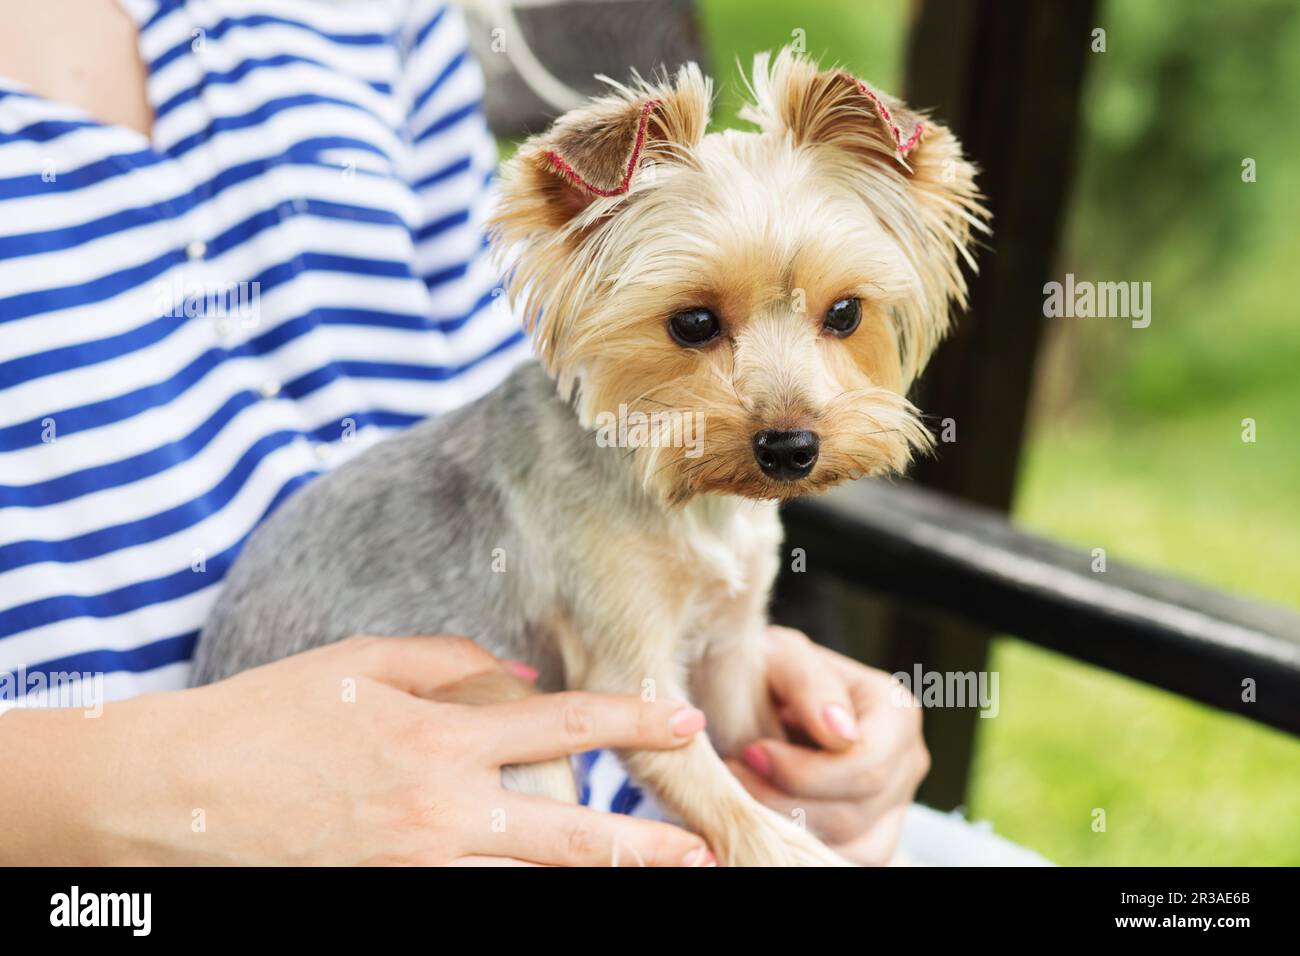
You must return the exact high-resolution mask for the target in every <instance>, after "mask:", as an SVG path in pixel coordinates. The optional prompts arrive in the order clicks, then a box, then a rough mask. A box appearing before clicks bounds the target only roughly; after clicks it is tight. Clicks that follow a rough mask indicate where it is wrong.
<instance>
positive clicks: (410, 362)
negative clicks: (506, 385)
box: [0, 0, 656, 815]
mask: <svg viewBox="0 0 1300 956" xmlns="http://www.w3.org/2000/svg"><path fill="white" fill-rule="evenodd" d="M123 3H124V6H125V8H126V10H127V12H128V13H129V14H130V15H131V16H132V17H133V18H134V19H135V21H136V22H137V24H138V26H139V46H140V52H141V56H142V59H143V61H144V62H145V64H146V65H147V67H148V81H147V94H148V99H149V102H150V103H151V104H152V106H153V110H154V126H153V130H152V134H151V135H150V136H144V135H143V134H141V133H139V132H137V131H135V130H132V129H128V128H125V127H120V126H113V125H109V124H105V123H100V122H96V121H95V120H94V119H92V118H91V117H89V116H87V115H86V114H85V113H84V112H82V111H80V110H77V109H75V108H72V107H70V106H67V105H62V104H58V103H54V102H51V101H49V100H47V99H44V98H42V97H40V96H38V95H35V94H34V93H32V92H30V91H28V90H26V89H24V88H23V87H22V86H21V85H19V84H17V83H15V82H13V81H11V80H7V79H5V78H4V77H0V710H2V709H4V707H5V705H6V704H13V703H14V702H16V701H22V700H24V699H25V700H26V702H27V703H41V704H44V703H64V704H68V703H72V704H81V705H86V706H90V705H92V701H91V698H92V697H93V698H94V700H95V701H99V702H102V701H103V700H114V699H122V698H125V697H130V696H133V695H135V694H140V693H144V692H147V691H156V690H168V689H175V688H180V687H183V686H185V684H186V682H187V677H188V671H189V658H190V656H191V653H192V651H193V648H194V645H195V642H196V641H197V639H198V634H199V631H200V629H201V628H202V626H203V622H204V619H205V618H206V616H207V613H208V610H209V609H210V607H211V606H212V603H213V601H214V599H215V596H216V592H217V588H218V587H220V582H221V579H222V577H223V575H224V574H225V571H226V569H227V568H228V567H229V566H230V564H231V562H232V561H233V560H234V558H235V557H236V555H237V554H238V553H239V549H240V546H241V545H242V543H243V542H244V540H245V539H246V538H247V536H248V534H249V533H250V532H251V531H252V529H253V528H254V527H255V526H256V525H257V523H258V522H259V521H260V520H261V519H262V518H264V517H265V516H266V515H267V514H268V513H269V512H270V511H271V510H272V509H273V508H274V507H275V506H276V505H277V504H278V503H279V502H280V501H282V500H283V499H284V498H285V496H286V495H288V494H290V493H291V492H293V491H294V489H296V488H298V487H300V486H301V485H302V484H303V483H304V482H306V481H308V480H310V479H311V478H312V477H313V476H315V475H317V474H319V473H320V472H321V471H323V470H324V469H326V468H328V467H330V466H332V465H335V464H337V463H338V462H340V461H341V460H343V459H345V458H346V457H348V456H350V455H352V454H355V453H356V452H357V451H359V450H361V449H362V448H365V447H366V446H368V445H370V444H372V443H373V442H374V441H376V440H378V439H380V438H382V437H384V436H385V435H386V434H389V433H391V432H392V431H393V430H395V429H400V428H403V427H405V426H407V425H409V424H411V423H413V422H416V421H418V420H420V419H422V418H425V417H427V416H429V415H433V414H437V413H439V412H442V411H445V410H447V409H450V408H454V407H456V406H457V405H460V404H463V403H464V402H466V401H469V400H471V399H473V398H475V397H477V396H478V395H480V394H482V393H484V392H486V391H488V390H489V389H491V387H492V386H493V385H495V384H496V383H497V382H498V381H500V380H501V379H502V378H503V377H504V376H505V374H506V373H507V372H508V371H509V370H510V368H511V367H513V365H514V364H515V363H517V362H518V361H520V360H521V359H523V358H524V357H526V356H527V354H528V349H527V343H526V342H525V341H524V339H523V336H522V333H521V332H520V331H519V324H518V321H517V319H516V318H515V317H514V316H513V315H512V314H511V313H510V310H509V309H508V308H506V306H505V299H504V297H502V296H501V295H500V291H501V290H500V288H499V287H498V284H497V283H498V276H497V273H496V272H495V271H494V269H493V267H492V265H491V263H490V261H489V259H488V257H487V252H486V248H485V244H484V239H483V222H484V220H485V218H486V214H487V210H488V208H489V206H490V204H491V202H492V192H493V191H492V177H493V173H494V170H495V165H496V148H495V143H494V141H493V139H492V136H491V134H490V133H489V131H488V129H487V126H486V123H485V120H484V116H483V112H482V106H481V100H482V95H483V80H482V76H481V73H480V72H479V70H478V68H477V65H476V64H475V63H474V61H473V60H472V58H471V57H470V55H469V52H468V49H467V35H466V28H465V25H464V23H463V21H462V20H461V19H460V17H459V15H458V13H457V11H456V10H455V9H454V8H448V7H447V6H446V5H445V4H443V3H436V2H427V0H358V2H352V3H330V2H326V0H279V2H276V0H189V2H184V3H182V2H180V0H123ZM78 676H81V677H83V678H84V681H85V682H89V683H82V684H74V685H73V686H72V691H73V694H72V697H71V698H69V697H68V696H67V694H66V692H67V690H68V687H69V684H68V683H67V682H68V681H69V680H72V681H75V679H76V678H77V677H78ZM575 766H576V767H577V769H578V770H579V771H580V773H581V776H582V778H583V796H584V802H585V803H588V804H590V805H592V806H597V807H600V808H602V809H607V808H610V807H611V806H612V807H613V808H614V809H617V810H621V811H624V812H630V811H632V810H634V809H635V810H637V811H638V815H652V814H653V813H655V812H656V811H654V809H653V805H652V804H651V803H650V802H649V801H648V800H646V801H642V799H641V797H640V794H639V793H638V791H637V790H636V788H635V787H633V786H632V785H631V784H630V783H629V782H628V781H627V778H626V775H625V774H624V773H623V771H622V768H621V767H620V766H619V764H618V762H617V761H616V760H615V759H614V758H613V756H612V755H611V754H608V753H604V752H601V753H591V754H587V755H585V756H584V757H583V758H582V759H580V760H577V761H575Z"/></svg>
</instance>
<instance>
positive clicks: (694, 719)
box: [668, 707, 705, 737]
mask: <svg viewBox="0 0 1300 956" xmlns="http://www.w3.org/2000/svg"><path fill="white" fill-rule="evenodd" d="M704 723H705V721H704V711H702V710H698V709H696V708H694V707H683V708H682V709H681V710H679V711H677V713H675V714H673V715H672V716H671V717H669V718H668V726H669V727H671V728H672V730H673V733H674V734H676V735H677V736H678V737H690V736H691V735H692V734H698V733H699V732H700V731H701V730H703V729H704Z"/></svg>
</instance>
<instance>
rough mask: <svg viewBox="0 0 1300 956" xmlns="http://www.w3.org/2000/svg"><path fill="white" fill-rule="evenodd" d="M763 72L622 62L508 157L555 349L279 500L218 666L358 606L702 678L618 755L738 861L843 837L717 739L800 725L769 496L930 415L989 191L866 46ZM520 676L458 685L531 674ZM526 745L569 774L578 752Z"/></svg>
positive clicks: (210, 656)
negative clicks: (869, 67) (734, 761)
mask: <svg viewBox="0 0 1300 956" xmlns="http://www.w3.org/2000/svg"><path fill="white" fill-rule="evenodd" d="M748 85H749V93H750V100H751V102H750V103H749V105H747V106H746V107H745V108H744V110H742V112H741V114H740V115H741V118H742V119H744V120H747V121H749V122H750V123H752V124H754V126H756V130H755V131H752V132H741V131H735V130H727V131H723V132H716V133H706V132H705V129H706V126H707V125H708V122H709V109H710V99H711V84H710V82H709V81H708V80H707V79H706V78H705V77H704V76H703V75H702V74H701V72H700V70H699V69H698V68H697V67H696V66H695V65H693V64H691V65H687V66H685V67H682V68H681V69H680V70H679V71H678V73H677V75H676V77H675V78H674V79H672V80H670V79H669V78H667V77H662V78H661V79H659V80H658V81H657V82H647V81H645V80H642V79H640V78H637V79H636V80H635V81H634V82H633V84H632V85H629V86H625V85H621V84H616V83H613V82H611V83H610V86H611V89H612V92H611V93H610V94H609V95H606V96H603V97H600V98H597V99H594V100H592V101H591V102H590V103H588V104H587V105H585V106H584V107H581V108H579V109H576V110H574V111H572V112H570V113H568V114H567V115H565V116H563V117H561V118H560V119H559V120H558V121H557V122H556V123H555V124H554V125H553V126H552V127H551V128H550V129H549V130H548V131H547V132H545V133H544V134H541V135H540V136H536V137H534V138H532V139H530V140H529V141H528V142H527V143H526V144H525V145H524V146H523V147H522V148H521V149H520V150H519V152H518V153H517V154H516V155H515V156H514V158H513V159H511V160H510V162H509V163H507V164H506V165H505V167H504V170H503V173H502V196H501V201H500V205H499V207H498V210H497V212H496V215H495V218H494V220H493V222H492V233H493V240H494V242H495V244H496V248H497V250H498V251H499V254H500V255H501V257H502V261H503V263H504V265H505V266H506V267H507V268H508V272H509V277H508V288H509V293H510V295H511V300H512V301H513V302H514V303H515V304H516V306H517V307H518V308H519V309H520V311H521V312H522V314H523V316H524V322H525V326H526V328H527V330H528V331H529V333H530V334H531V336H532V340H533V343H534V350H535V353H536V354H537V356H538V358H539V360H540V362H539V363H528V364H525V365H522V366H520V367H519V368H518V369H517V370H515V371H514V372H513V374H511V376H510V377H509V378H508V379H507V380H506V381H505V382H503V383H502V384H501V385H500V386H499V387H498V388H496V389H495V390H494V391H493V392H491V393H490V394H488V395H486V396H485V397H483V398H482V399H480V400H478V401H476V402H474V403H473V404H471V405H468V406H466V407H464V408H461V409H459V410H457V411H455V412H452V413H449V414H447V415H444V416H442V417H440V418H438V419H436V420H431V421H428V422H425V423H423V424H421V425H418V426H416V427H414V428H411V429H410V430H408V431H406V432H404V433H403V434H401V435H399V436H397V437H395V438H393V439H390V440H388V441H385V442H382V443H380V444H378V445H376V446H375V447H374V448H372V449H369V450H368V451H366V452H363V453H362V454H360V455H358V456H357V457H356V458H354V459H352V460H351V461H350V462H348V463H347V464H345V465H343V466H341V467H339V468H338V469H336V470H334V471H333V472H332V473H330V474H328V475H326V476H323V477H321V478H320V479H318V480H317V481H315V482H313V483H312V484H311V485H309V486H308V487H306V488H305V489H304V490H302V491H300V492H298V493H297V494H296V495H294V496H293V497H292V498H290V499H289V500H288V501H287V502H286V503H285V504H284V505H283V506H282V507H281V508H279V509H278V510H277V511H276V512H275V514H274V515H272V516H271V517H270V518H269V519H268V520H267V521H266V522H265V523H264V524H263V525H262V526H261V527H260V528H259V529H258V530H257V532H256V533H255V534H253V535H252V537H251V538H250V539H249V541H248V544H247V546H246V547H245V548H244V551H243V553H242V555H241V557H240V559H239V560H238V561H237V562H236V563H235V566H234V568H233V569H232V570H231V572H230V574H229V576H228V578H227V580H226V584H225V587H224V588H223V590H222V593H221V596H220V598H219V600H218V603H217V605H216V608H215V610H214V612H213V615H212V617H211V619H210V620H209V622H208V625H207V627H206V629H205V630H204V632H203V635H202V639H201V641H200V644H199V648H198V652H197V659H196V668H195V681H196V682H197V683H204V682H208V681H213V680H217V679H219V678H223V677H226V676H228V675H230V674H232V673H235V672H236V671H239V670H242V669H244V668H248V667H252V666H254V665H257V664H262V663H266V662H268V661H271V660H274V659H276V658H280V657H284V656H286V655H289V654H292V653H295V652H298V651H302V650H306V649H307V648H309V647H313V646H316V645H320V644H325V643H329V642H331V641H336V640H339V639H341V638H344V637H347V636H349V635H352V634H378V635H404V634H464V635H468V636H470V637H472V638H473V639H475V640H476V641H478V642H480V643H481V644H482V645H483V646H484V647H486V648H487V649H488V650H490V651H492V652H493V653H495V654H498V655H500V656H502V657H508V658H515V659H518V660H522V661H525V662H527V663H529V664H531V665H533V666H535V667H536V668H537V669H538V670H539V671H540V678H539V680H538V687H539V688H540V689H541V690H543V691H549V690H560V689H566V688H567V689H575V690H590V691H606V692H624V693H639V692H641V691H642V690H643V689H644V688H645V687H653V688H654V689H655V692H656V693H657V694H659V695H662V696H663V697H665V698H680V699H682V700H688V699H689V700H690V701H692V702H694V703H695V704H696V705H697V706H699V707H700V708H701V709H703V710H704V712H705V713H706V715H707V717H708V727H709V731H710V737H711V738H712V743H711V744H710V741H709V740H706V739H704V737H703V735H701V736H700V737H698V738H696V739H695V740H694V741H693V742H692V743H691V744H689V745H688V746H686V747H685V748H683V749H679V750H672V751H662V752H659V751H629V752H622V753H620V757H621V759H622V760H623V762H624V764H625V765H626V767H627V769H628V771H629V773H630V774H631V776H632V778H633V779H634V780H635V781H636V782H637V783H639V784H640V785H641V786H643V787H644V788H646V789H648V790H649V791H650V792H651V793H652V794H653V795H654V797H655V798H656V799H657V800H658V801H659V803H660V804H661V805H662V806H664V807H666V808H667V809H668V810H669V811H670V812H672V813H674V814H675V815H676V816H677V817H679V818H680V819H681V820H682V821H683V822H684V823H685V825H686V826H687V827H689V828H690V829H692V830H694V831H695V832H697V833H699V834H700V835H701V836H703V837H704V838H705V839H706V840H707V841H708V844H709V846H710V847H711V848H712V849H713V850H714V852H715V853H716V855H717V857H718V859H719V860H720V861H721V862H723V863H728V864H732V865H833V864H842V862H843V861H842V860H841V859H840V858H839V857H838V856H836V855H835V854H834V853H832V852H831V851H830V850H829V849H827V848H826V847H825V846H824V845H823V844H822V843H821V842H819V841H818V840H817V839H816V838H815V837H814V836H813V835H812V834H811V833H808V832H806V831H805V830H803V829H801V828H799V827H797V826H795V825H794V823H793V822H791V821H790V820H787V819H785V818H784V817H783V816H781V815H780V814H777V813H775V812H773V811H771V810H768V809H766V808H765V807H763V806H762V805H761V804H759V803H758V802H757V801H756V800H754V799H753V798H752V797H751V796H750V795H749V794H748V793H747V792H746V791H745V790H744V788H743V787H741V785H740V784H739V782H738V781H737V780H736V779H735V778H734V777H733V776H732V774H731V772H730V771H729V770H728V769H727V767H726V765H725V764H724V763H723V760H722V758H721V757H720V756H719V753H721V754H727V755H730V754H734V753H737V752H738V751H739V750H740V749H741V748H742V747H743V746H744V745H745V744H747V743H749V742H750V741H752V740H755V739H757V738H760V737H762V736H765V735H774V734H779V733H780V722H779V719H778V718H777V716H776V715H775V713H774V712H773V708H772V705H771V702H770V701H769V698H768V694H767V690H766V687H765V681H764V661H763V656H762V654H763V652H762V639H761V636H762V634H763V631H764V628H765V626H766V623H767V621H766V607H767V603H768V598H769V592H770V590H771V586H772V582H773V578H774V577H775V575H776V571H777V565H778V547H779V545H780V541H781V525H780V521H779V519H778V515H777V505H778V503H779V502H781V501H783V500H786V499H789V498H793V497H795V496H797V495H804V494H808V493H812V492H818V491H821V490H823V489H826V488H829V487H830V486H832V485H835V484H837V483H839V482H843V481H847V480H850V479H854V478H859V477H862V476H869V475H887V474H894V473H898V472H901V471H902V470H903V469H904V468H906V466H907V465H908V463H909V462H910V460H911V458H912V456H913V454H915V453H917V452H919V451H924V450H926V449H928V448H929V447H930V444H931V437H930V435H929V433H928V432H927V430H926V429H925V428H924V426H923V425H922V423H921V420H920V417H919V413H918V412H917V410H916V409H915V408H914V407H913V406H912V405H911V404H910V403H909V402H908V401H907V399H906V398H905V397H904V396H905V395H906V393H907V391H908V388H909V386H910V384H911V383H912V381H913V380H914V379H915V378H916V376H917V375H918V374H919V373H920V372H921V370H922V368H923V367H924V365H925V363H926V361H927V359H928V358H929V356H930V353H931V351H932V350H933V348H934V347H935V345H936V344H937V343H938V342H939V340H940V338H941V337H942V336H943V335H944V333H945V331H946V330H947V328H948V325H949V310H950V307H951V305H952V303H953V302H954V301H955V302H958V303H963V304H964V300H965V294H966V285H965V279H964V277H963V274H962V269H961V265H960V261H961V260H962V259H965V260H966V261H967V262H969V263H971V265H972V266H973V265H974V263H973V261H972V259H971V253H970V246H971V244H972V235H973V233H974V232H975V231H977V230H983V229H984V225H983V222H984V218H985V212H984V210H983V209H982V207H981V206H980V204H979V197H978V194H977V192H976V188H975V184H974V169H973V168H972V166H971V165H970V163H968V162H967V161H966V160H965V159H964V158H963V156H962V152H961V147H960V145H959V144H958V142H957V140H956V139H955V138H954V137H953V135H952V134H951V133H950V132H949V131H948V130H947V129H945V128H944V127H942V126H939V125H937V124H935V123H933V122H931V121H930V120H928V119H924V120H923V119H922V118H921V117H920V116H919V115H917V114H916V113H913V112H911V111H909V110H908V109H907V108H906V107H905V106H903V105H902V104H901V103H899V102H898V101H897V100H895V99H893V98H891V97H888V96H886V95H884V94H882V93H879V92H877V91H875V90H873V89H872V88H871V87H869V86H868V85H867V84H865V83H863V82H862V81H861V80H858V79H856V78H855V77H853V76H851V75H849V74H848V73H845V72H843V71H839V70H831V71H820V70H819V69H818V68H817V67H816V65H815V64H813V63H812V62H810V61H809V60H807V59H805V58H803V57H800V56H798V55H796V54H794V53H792V52H791V51H789V50H783V51H781V52H780V53H779V54H778V55H777V56H776V57H775V58H774V59H770V58H769V57H768V55H767V54H760V55H759V56H758V57H756V58H755V61H754V69H753V77H752V80H751V81H750V83H749V84H748ZM647 423H648V424H647ZM615 424H616V426H617V427H613V426H614V425H615ZM691 436H695V437H696V439H698V440H688V439H690V438H691ZM611 445H613V446H621V447H610V446H611ZM629 446H630V447H629ZM512 680H513V679H512V678H502V677H501V676H500V675H496V676H494V677H493V678H491V679H485V680H483V681H480V682H471V686H463V687H461V686H458V687H453V688H450V689H448V691H447V693H446V699H452V700H460V701H465V702H470V703H484V702H489V701H492V700H499V699H504V698H509V697H513V696H518V695H520V694H523V693H534V692H536V691H535V690H534V689H533V688H531V687H525V686H523V685H522V682H520V683H519V685H515V684H512V683H511V681H512ZM715 747H716V749H715ZM504 777H505V780H506V782H507V784H508V785H510V786H512V787H514V788H516V789H526V790H530V791H532V792H539V793H546V794H549V795H552V796H556V797H561V798H564V799H568V800H573V799H574V785H573V780H572V776H571V774H570V773H569V772H568V769H567V765H566V764H564V763H563V762H552V764H550V765H534V766H533V767H526V768H507V771H506V773H505V774H504Z"/></svg>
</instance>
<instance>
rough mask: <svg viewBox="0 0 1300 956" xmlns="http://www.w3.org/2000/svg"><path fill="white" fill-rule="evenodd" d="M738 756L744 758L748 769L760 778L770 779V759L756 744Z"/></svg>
mask: <svg viewBox="0 0 1300 956" xmlns="http://www.w3.org/2000/svg"><path fill="white" fill-rule="evenodd" d="M740 756H741V757H743V758H744V760H745V763H747V764H749V768H750V769H751V770H753V771H754V773H756V774H758V775H759V776H760V777H770V776H771V775H772V758H771V757H769V756H768V755H767V751H766V750H764V749H763V748H762V747H761V746H759V745H758V744H750V745H749V746H748V747H746V748H745V749H744V750H742V751H741V752H740Z"/></svg>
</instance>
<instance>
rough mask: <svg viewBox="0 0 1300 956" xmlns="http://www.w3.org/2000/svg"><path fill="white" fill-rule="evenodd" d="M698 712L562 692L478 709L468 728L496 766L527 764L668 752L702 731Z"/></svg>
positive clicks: (674, 705)
mask: <svg viewBox="0 0 1300 956" xmlns="http://www.w3.org/2000/svg"><path fill="white" fill-rule="evenodd" d="M704 723H705V721H704V713H703V712H702V711H700V710H698V709H696V708H694V707H691V706H689V705H687V704H683V703H681V702H679V701H654V702H646V701H643V700H642V699H641V698H639V697H637V696H635V695H632V694H593V693H587V692H585V691H565V692H564V693H559V694H538V695H536V696H533V697H527V698H525V699H523V700H515V701H509V702H506V703H501V704H492V705H489V706H485V707H482V708H480V709H479V713H477V714H476V716H475V720H474V721H473V727H472V728H471V730H472V732H473V733H476V734H482V735H483V736H484V738H485V739H484V740H483V741H482V743H483V747H484V749H485V751H486V752H487V753H488V755H489V756H490V757H491V758H492V759H493V761H494V762H496V763H498V764H508V763H533V762H536V761H539V760H550V759H552V758H555V757H566V756H568V755H570V754H576V753H582V752H583V751H586V750H595V749H597V748H600V747H632V748H637V749H641V750H672V749H674V748H677V747H681V746H683V745H684V744H686V743H688V742H689V741H690V739H691V738H692V737H694V736H695V735H696V734H697V733H699V732H700V731H701V730H703V729H704Z"/></svg>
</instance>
